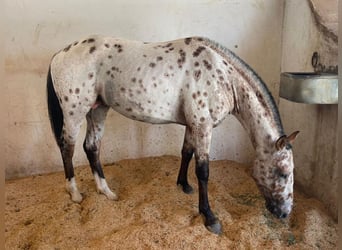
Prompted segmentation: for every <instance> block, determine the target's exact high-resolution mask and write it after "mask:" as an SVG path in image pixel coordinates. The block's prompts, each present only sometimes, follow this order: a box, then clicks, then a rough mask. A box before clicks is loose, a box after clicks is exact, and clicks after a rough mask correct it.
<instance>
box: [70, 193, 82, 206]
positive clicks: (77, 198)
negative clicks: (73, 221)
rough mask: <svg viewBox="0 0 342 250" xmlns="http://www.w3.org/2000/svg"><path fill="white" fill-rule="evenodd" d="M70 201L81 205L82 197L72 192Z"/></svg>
mask: <svg viewBox="0 0 342 250" xmlns="http://www.w3.org/2000/svg"><path fill="white" fill-rule="evenodd" d="M71 200H72V201H73V202H76V203H81V202H82V195H81V194H80V193H79V192H74V193H72V194H71Z"/></svg>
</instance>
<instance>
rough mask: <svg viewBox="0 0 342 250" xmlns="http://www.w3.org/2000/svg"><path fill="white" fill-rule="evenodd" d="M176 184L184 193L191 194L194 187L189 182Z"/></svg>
mask: <svg viewBox="0 0 342 250" xmlns="http://www.w3.org/2000/svg"><path fill="white" fill-rule="evenodd" d="M178 186H181V187H182V190H183V192H184V193H186V194H192V193H193V192H194V189H193V188H192V187H191V186H190V185H189V184H185V185H182V184H178Z"/></svg>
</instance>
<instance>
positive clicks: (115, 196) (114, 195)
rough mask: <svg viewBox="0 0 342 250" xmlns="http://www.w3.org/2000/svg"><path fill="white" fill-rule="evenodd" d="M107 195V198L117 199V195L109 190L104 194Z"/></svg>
mask: <svg viewBox="0 0 342 250" xmlns="http://www.w3.org/2000/svg"><path fill="white" fill-rule="evenodd" d="M105 195H106V196H107V198H108V199H109V200H112V201H117V200H118V199H119V197H118V196H117V194H116V193H113V192H110V193H107V194H105Z"/></svg>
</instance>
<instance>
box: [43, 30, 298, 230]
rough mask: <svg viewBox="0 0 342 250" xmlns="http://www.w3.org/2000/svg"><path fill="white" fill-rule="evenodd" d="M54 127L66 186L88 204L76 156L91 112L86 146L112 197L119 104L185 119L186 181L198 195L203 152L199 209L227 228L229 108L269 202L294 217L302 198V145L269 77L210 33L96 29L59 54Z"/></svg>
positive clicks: (141, 115) (150, 118)
mask: <svg viewBox="0 0 342 250" xmlns="http://www.w3.org/2000/svg"><path fill="white" fill-rule="evenodd" d="M47 104H48V111H49V118H50V122H51V127H52V130H53V133H54V136H55V139H56V142H57V145H58V147H59V149H60V152H61V156H62V160H63V165H64V171H65V178H66V189H67V191H68V192H69V193H70V195H71V199H72V201H74V202H81V201H82V196H81V194H80V192H79V191H78V188H77V185H76V181H75V176H74V170H73V163H72V157H73V153H74V146H75V143H76V138H77V135H78V133H79V130H80V126H81V124H82V120H83V119H84V118H86V121H87V131H86V137H85V140H84V143H83V148H84V151H85V153H86V155H87V158H88V160H89V163H90V167H91V170H92V174H93V176H94V179H95V183H96V187H97V191H98V192H99V193H102V194H104V195H105V196H106V197H107V198H108V199H110V200H117V199H118V196H117V194H115V193H114V192H112V191H111V189H110V188H109V187H108V185H107V182H106V179H105V176H104V173H103V170H102V167H101V162H100V159H99V154H100V144H101V138H102V136H103V132H104V121H105V118H106V114H107V112H108V110H109V109H110V108H112V109H113V110H115V111H117V112H118V113H120V114H122V115H124V116H126V117H128V118H130V119H133V120H137V121H142V122H147V123H152V124H168V123H176V124H180V125H183V126H185V135H184V143H183V147H182V150H181V166H180V169H179V174H178V178H177V184H178V185H180V186H181V188H182V190H183V191H184V192H185V193H187V194H189V193H192V192H193V188H192V187H191V186H190V185H189V183H188V179H187V173H188V166H189V162H190V160H191V159H192V157H193V155H195V172H196V177H197V180H198V190H199V192H198V193H199V203H198V204H199V205H198V208H199V213H200V214H202V215H203V216H204V224H205V226H206V228H207V229H208V230H209V231H210V232H212V233H215V234H220V233H221V232H222V227H221V224H220V221H219V220H218V218H217V217H216V216H215V215H214V213H213V212H212V210H211V208H210V205H209V200H208V190H207V184H208V179H209V149H210V144H211V137H212V130H213V128H215V127H216V126H218V125H219V124H220V123H221V122H222V121H223V120H224V118H225V117H227V116H228V115H229V114H232V115H234V116H235V117H236V118H237V119H238V121H239V122H240V123H241V124H242V126H243V127H244V128H245V130H246V131H247V133H248V134H249V137H250V139H251V142H252V144H253V146H254V148H255V151H256V159H255V161H254V164H253V171H252V178H253V179H254V180H255V182H256V185H257V187H258V188H259V190H260V192H261V194H262V195H263V196H264V198H265V203H266V208H267V209H268V210H269V211H270V212H271V213H272V214H274V215H275V216H276V217H278V218H286V217H287V216H288V215H289V214H290V212H291V210H292V204H293V182H294V179H293V169H294V164H293V153H292V142H293V141H294V139H295V138H296V137H297V134H298V133H299V131H295V132H294V133H292V134H290V135H289V136H287V135H285V133H284V130H283V126H282V123H281V119H280V115H279V111H278V109H277V106H276V104H275V101H274V99H273V97H272V95H271V93H270V92H269V90H268V88H267V87H266V85H265V83H264V82H263V81H262V79H261V78H260V77H259V76H258V75H257V73H255V71H254V70H253V69H252V68H251V67H250V66H248V65H247V64H246V63H245V62H244V61H243V60H242V59H240V58H239V57H238V56H237V55H236V54H234V53H233V52H232V51H231V50H229V49H227V48H225V47H223V46H222V45H220V44H218V43H217V42H215V41H212V40H210V39H208V38H204V37H187V38H181V39H177V40H173V41H166V42H153V43H149V42H140V41H131V40H126V39H122V38H113V37H105V36H100V35H93V36H89V37H87V38H84V39H81V40H79V41H75V42H73V43H71V44H70V45H68V46H66V47H65V48H64V49H61V50H60V51H58V52H57V53H56V54H54V55H53V57H52V59H51V62H50V65H49V70H48V76H47Z"/></svg>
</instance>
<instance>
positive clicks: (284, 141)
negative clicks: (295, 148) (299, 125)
mask: <svg viewBox="0 0 342 250" xmlns="http://www.w3.org/2000/svg"><path fill="white" fill-rule="evenodd" d="M298 134H299V131H295V132H293V133H292V134H290V135H289V136H286V135H283V136H281V137H279V139H278V140H277V141H276V143H275V147H276V149H277V150H281V149H283V148H284V147H285V146H286V145H288V144H290V145H291V144H292V143H293V142H294V140H295V139H296V137H297V135H298ZM290 148H291V146H290Z"/></svg>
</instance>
